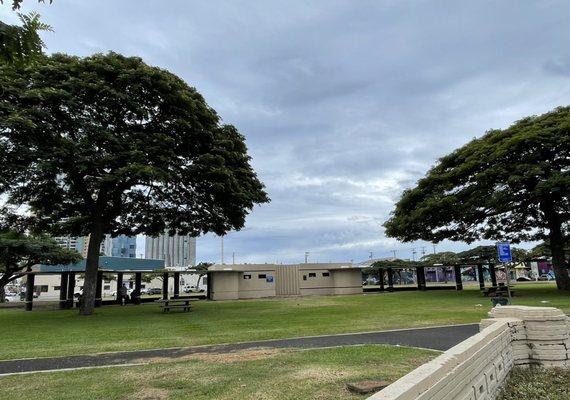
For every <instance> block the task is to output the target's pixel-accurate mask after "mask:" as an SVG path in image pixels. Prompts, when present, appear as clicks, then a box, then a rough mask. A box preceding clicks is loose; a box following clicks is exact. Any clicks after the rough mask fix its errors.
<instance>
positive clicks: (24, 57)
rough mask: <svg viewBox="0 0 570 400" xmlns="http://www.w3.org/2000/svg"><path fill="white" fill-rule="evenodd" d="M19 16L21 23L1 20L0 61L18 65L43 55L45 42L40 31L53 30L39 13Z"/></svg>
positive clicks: (28, 62)
mask: <svg viewBox="0 0 570 400" xmlns="http://www.w3.org/2000/svg"><path fill="white" fill-rule="evenodd" d="M18 16H19V17H20V21H21V23H22V24H21V25H10V24H6V23H4V22H2V21H0V63H7V64H10V65H14V66H17V67H18V66H23V65H26V64H30V63H32V62H34V61H36V60H37V59H38V58H40V57H41V56H42V55H43V53H42V50H43V47H44V42H43V41H42V38H41V37H40V32H41V31H51V30H52V29H51V27H50V26H49V25H47V24H45V23H43V22H41V21H40V15H39V14H38V13H35V12H32V13H29V14H18Z"/></svg>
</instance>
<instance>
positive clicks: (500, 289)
mask: <svg viewBox="0 0 570 400" xmlns="http://www.w3.org/2000/svg"><path fill="white" fill-rule="evenodd" d="M514 288H515V287H514V286H513V285H511V286H509V289H510V290H511V296H514V295H515V291H514ZM481 293H483V296H485V297H489V295H491V294H493V293H497V294H501V295H503V294H507V293H508V291H507V287H506V286H505V285H501V286H491V287H489V288H486V289H482V290H481Z"/></svg>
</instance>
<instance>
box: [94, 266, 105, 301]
mask: <svg viewBox="0 0 570 400" xmlns="http://www.w3.org/2000/svg"><path fill="white" fill-rule="evenodd" d="M102 289H103V272H101V271H99V272H97V286H96V287H95V307H101V305H102V304H103V295H102Z"/></svg>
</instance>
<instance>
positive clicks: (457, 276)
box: [453, 265, 463, 290]
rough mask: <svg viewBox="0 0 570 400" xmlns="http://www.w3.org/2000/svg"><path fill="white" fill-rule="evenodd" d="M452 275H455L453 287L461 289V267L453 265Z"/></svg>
mask: <svg viewBox="0 0 570 400" xmlns="http://www.w3.org/2000/svg"><path fill="white" fill-rule="evenodd" d="M453 275H455V288H456V289H457V290H463V281H462V279H461V267H460V266H459V265H454V266H453Z"/></svg>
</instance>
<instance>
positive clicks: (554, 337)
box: [368, 306, 570, 400]
mask: <svg viewBox="0 0 570 400" xmlns="http://www.w3.org/2000/svg"><path fill="white" fill-rule="evenodd" d="M489 314H490V317H492V318H491V319H487V320H483V321H482V322H481V331H480V332H479V333H478V334H476V335H474V336H472V337H470V338H469V339H467V340H465V341H463V342H461V343H460V344H458V345H457V346H455V347H453V348H451V349H449V350H448V351H446V352H445V353H443V354H442V355H440V356H439V357H437V358H436V359H434V360H432V361H430V362H428V363H426V364H424V365H422V366H421V367H419V368H417V369H415V370H414V371H412V372H410V373H409V374H407V375H405V376H404V377H402V378H400V379H399V380H397V381H396V382H394V383H393V384H391V385H390V386H388V387H387V388H385V389H384V390H382V391H380V392H378V393H376V394H375V395H373V396H371V397H369V398H368V400H415V399H418V400H455V399H457V400H492V399H494V398H495V396H496V395H497V393H498V391H499V389H500V388H501V386H502V384H503V383H504V381H505V379H506V377H507V375H508V373H509V371H510V370H511V369H512V367H513V365H528V364H542V365H554V366H565V367H568V366H570V361H569V359H570V324H569V322H568V321H569V320H568V317H566V315H564V313H562V312H561V311H560V310H558V309H556V308H552V307H524V306H506V307H496V308H494V309H493V310H492V311H491V312H490V313H489Z"/></svg>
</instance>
